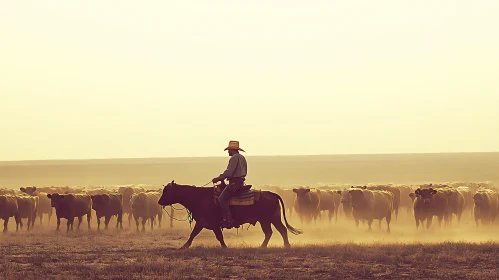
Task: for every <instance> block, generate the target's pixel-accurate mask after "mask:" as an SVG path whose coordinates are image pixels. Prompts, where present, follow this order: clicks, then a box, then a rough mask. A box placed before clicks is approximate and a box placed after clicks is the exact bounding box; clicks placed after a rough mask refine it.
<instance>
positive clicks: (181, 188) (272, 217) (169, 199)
mask: <svg viewBox="0 0 499 280" xmlns="http://www.w3.org/2000/svg"><path fill="white" fill-rule="evenodd" d="M158 203H159V204H160V205H162V206H166V205H172V204H175V203H179V204H182V205H183V206H184V207H185V208H187V209H188V210H189V211H190V212H191V213H192V217H193V218H194V220H195V221H196V223H195V226H194V229H193V230H192V232H191V236H190V237H189V240H187V242H186V243H185V244H184V246H182V248H189V246H191V244H192V240H193V239H194V238H195V237H196V236H197V235H198V234H199V232H201V230H202V229H203V228H206V229H210V230H213V232H214V233H215V236H216V238H217V240H218V241H219V242H220V245H222V247H223V248H226V247H227V245H225V242H224V236H223V234H222V229H221V228H220V221H221V220H222V212H221V210H220V209H219V207H218V206H217V205H215V202H214V200H213V187H210V188H201V187H199V188H198V187H195V186H186V185H179V184H176V183H175V182H174V181H172V182H171V183H169V184H168V185H166V186H165V188H164V189H163V195H162V196H161V198H160V199H159V201H158ZM279 203H281V205H279ZM279 206H282V209H285V208H284V202H283V201H282V199H281V197H280V196H279V195H278V194H275V193H273V192H269V191H262V192H261V194H260V199H259V200H258V201H255V204H254V205H249V206H230V207H231V211H232V215H233V218H234V223H235V226H240V225H242V224H245V223H250V224H252V225H255V224H256V223H257V222H259V223H260V225H261V226H262V230H263V233H264V234H265V240H263V243H262V247H267V244H268V243H269V240H270V237H271V236H272V228H271V224H272V225H274V227H275V228H276V229H277V230H278V231H279V233H280V234H281V235H282V239H283V240H284V246H285V247H290V244H289V240H288V232H287V230H289V231H290V232H291V233H293V234H301V233H302V231H301V230H298V229H295V228H293V227H292V226H291V225H289V224H288V221H287V220H286V212H285V211H283V215H284V221H285V223H286V226H284V224H283V223H282V221H281V207H279ZM286 229H287V230H286Z"/></svg>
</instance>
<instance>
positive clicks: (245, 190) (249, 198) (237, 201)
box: [213, 184, 261, 206]
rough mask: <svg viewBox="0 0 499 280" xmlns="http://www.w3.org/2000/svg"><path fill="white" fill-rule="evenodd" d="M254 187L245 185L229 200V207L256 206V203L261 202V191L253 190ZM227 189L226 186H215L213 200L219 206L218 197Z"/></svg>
mask: <svg viewBox="0 0 499 280" xmlns="http://www.w3.org/2000/svg"><path fill="white" fill-rule="evenodd" d="M251 187H252V185H244V186H243V187H241V189H240V190H239V191H237V192H235V193H234V194H233V195H232V197H231V198H230V199H229V205H238V206H248V205H253V204H255V201H258V200H260V193H261V192H260V190H252V189H251ZM224 188H225V184H221V185H218V186H215V188H214V190H213V200H214V201H215V204H216V205H218V197H219V196H220V194H221V193H222V191H223V190H224Z"/></svg>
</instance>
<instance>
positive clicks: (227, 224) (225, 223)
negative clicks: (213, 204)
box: [220, 211, 234, 228]
mask: <svg viewBox="0 0 499 280" xmlns="http://www.w3.org/2000/svg"><path fill="white" fill-rule="evenodd" d="M233 223H234V219H233V218H232V213H231V212H230V211H227V212H224V213H223V215H222V222H221V223H220V226H221V227H223V228H231V227H232V224H233Z"/></svg>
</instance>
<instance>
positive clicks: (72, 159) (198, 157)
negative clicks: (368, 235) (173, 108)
mask: <svg viewBox="0 0 499 280" xmlns="http://www.w3.org/2000/svg"><path fill="white" fill-rule="evenodd" d="M494 153H499V151H491V152H420V153H417V152H412V153H411V152H407V153H372V154H367V153H357V154H356V153H345V154H297V155H289V154H281V155H252V156H250V157H320V156H375V155H378V156H379V155H441V154H494ZM224 157H227V156H173V157H168V156H159V157H116V158H67V159H60V158H59V159H25V160H0V163H22V162H42V161H105V160H148V159H203V158H224Z"/></svg>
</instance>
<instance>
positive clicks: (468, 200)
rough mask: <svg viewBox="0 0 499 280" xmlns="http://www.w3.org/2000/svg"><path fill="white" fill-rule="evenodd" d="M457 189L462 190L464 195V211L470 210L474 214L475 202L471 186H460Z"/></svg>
mask: <svg viewBox="0 0 499 280" xmlns="http://www.w3.org/2000/svg"><path fill="white" fill-rule="evenodd" d="M457 191H458V192H460V193H461V194H462V195H463V197H464V207H463V211H468V212H469V213H471V215H472V216H473V207H474V205H475V203H474V202H473V193H472V192H471V189H470V188H469V187H465V186H459V187H457Z"/></svg>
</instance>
